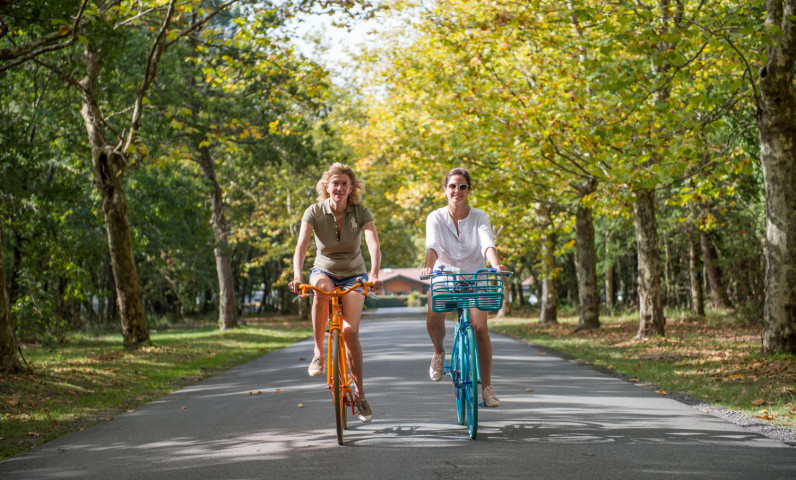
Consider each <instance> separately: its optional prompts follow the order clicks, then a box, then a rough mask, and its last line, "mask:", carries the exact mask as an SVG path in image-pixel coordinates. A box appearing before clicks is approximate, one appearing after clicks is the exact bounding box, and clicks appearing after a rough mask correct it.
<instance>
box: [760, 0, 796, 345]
mask: <svg viewBox="0 0 796 480" xmlns="http://www.w3.org/2000/svg"><path fill="white" fill-rule="evenodd" d="M783 4H784V8H783ZM794 11H796V0H785V1H784V2H783V1H782V0H779V1H775V0H767V1H766V21H765V23H766V26H778V27H779V28H778V29H777V31H778V33H771V34H770V35H771V37H772V40H773V43H772V46H770V47H768V59H767V62H766V64H765V65H764V66H763V68H761V69H760V76H759V78H760V93H761V103H760V105H759V107H760V108H759V110H758V127H759V129H760V162H761V163H762V165H763V178H764V180H765V186H766V249H765V257H766V275H765V292H766V297H765V302H764V307H763V325H764V327H763V351H764V352H765V353H766V354H774V353H780V352H790V353H794V352H796V214H794V212H796V91H794V87H793V81H794V78H793V66H794V62H796V48H794V44H796V29H794V28H793V21H792V20H791V18H792V15H793V13H794Z"/></svg>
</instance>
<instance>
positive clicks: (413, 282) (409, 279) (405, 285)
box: [379, 268, 429, 295]
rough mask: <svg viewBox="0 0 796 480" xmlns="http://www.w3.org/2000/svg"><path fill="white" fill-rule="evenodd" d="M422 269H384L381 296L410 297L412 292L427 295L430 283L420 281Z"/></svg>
mask: <svg viewBox="0 0 796 480" xmlns="http://www.w3.org/2000/svg"><path fill="white" fill-rule="evenodd" d="M421 270H422V269H420V268H383V269H381V270H379V279H380V280H381V281H382V282H383V283H384V288H382V290H381V291H380V292H379V294H380V295H409V294H410V293H412V292H418V293H422V294H425V293H426V290H428V286H429V281H428V280H420V271H421Z"/></svg>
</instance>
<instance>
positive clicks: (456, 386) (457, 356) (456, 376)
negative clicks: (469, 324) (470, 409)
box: [451, 325, 467, 425]
mask: <svg viewBox="0 0 796 480" xmlns="http://www.w3.org/2000/svg"><path fill="white" fill-rule="evenodd" d="M462 351H463V350H462V341H461V339H460V337H459V325H456V328H455V330H454V334H453V351H452V353H451V380H452V381H453V394H454V395H455V397H456V420H457V421H458V422H459V425H464V420H465V419H466V418H467V415H466V413H465V407H464V403H465V401H466V395H465V393H464V377H463V376H462V365H463V364H464V361H463V360H464V356H463V355H462Z"/></svg>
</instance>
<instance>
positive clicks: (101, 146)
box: [80, 45, 149, 348]
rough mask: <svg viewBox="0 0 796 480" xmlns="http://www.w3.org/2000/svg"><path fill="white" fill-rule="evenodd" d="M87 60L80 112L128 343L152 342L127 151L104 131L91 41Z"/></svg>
mask: <svg viewBox="0 0 796 480" xmlns="http://www.w3.org/2000/svg"><path fill="white" fill-rule="evenodd" d="M84 60H85V64H86V76H85V78H83V80H82V81H81V82H80V83H81V87H82V106H81V109H80V114H81V115H82V117H83V123H84V124H85V127H86V131H87V133H88V141H89V145H90V147H91V161H92V167H93V172H94V186H95V187H96V188H97V192H98V193H99V196H100V200H101V203H102V213H103V215H104V217H105V228H106V231H107V233H108V246H109V248H110V257H111V267H112V268H113V278H114V282H115V284H116V297H117V303H118V306H119V316H120V317H121V325H122V336H123V338H124V340H123V341H124V345H125V346H126V347H129V348H134V347H137V346H138V345H140V344H143V343H148V342H149V331H148V329H147V325H146V317H145V315H144V306H143V303H142V302H141V292H140V289H139V286H138V274H137V272H136V268H135V260H134V258H133V241H132V236H131V232H130V222H129V218H128V211H127V197H126V196H125V194H124V190H123V188H122V181H123V179H124V172H125V169H126V167H127V161H126V159H125V156H124V154H123V153H121V152H120V151H119V150H118V149H117V148H115V147H114V146H113V145H109V144H108V142H107V141H106V139H105V136H104V134H103V128H104V121H103V117H102V114H101V112H100V110H99V107H98V105H97V102H96V101H95V95H94V94H95V92H96V91H97V79H98V78H99V72H100V67H101V63H102V58H101V56H100V53H99V51H98V50H96V49H94V48H92V47H91V46H90V45H87V46H86V47H85V49H84Z"/></svg>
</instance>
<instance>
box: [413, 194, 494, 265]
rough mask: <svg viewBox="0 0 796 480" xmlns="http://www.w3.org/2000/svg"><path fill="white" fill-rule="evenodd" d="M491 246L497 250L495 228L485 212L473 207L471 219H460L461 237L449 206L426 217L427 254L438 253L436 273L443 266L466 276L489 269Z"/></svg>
mask: <svg viewBox="0 0 796 480" xmlns="http://www.w3.org/2000/svg"><path fill="white" fill-rule="evenodd" d="M489 247H492V248H494V247H495V243H494V240H493V237H492V225H491V224H490V223H489V217H487V216H486V213H485V212H484V211H483V210H479V209H477V208H473V207H470V213H469V214H468V215H467V217H465V218H463V219H461V220H459V234H458V235H457V234H456V225H454V224H453V219H452V218H451V216H450V215H449V214H448V207H442V208H440V209H438V210H434V211H433V212H431V213H430V214H429V215H428V218H426V252H428V250H429V249H430V250H434V251H435V252H436V253H437V262H436V263H435V264H434V270H437V269H438V268H439V267H440V266H441V265H445V266H446V267H456V268H458V269H459V272H462V273H468V272H474V271H476V270H478V269H481V268H485V263H484V258H485V255H486V250H487V249H488V248H489Z"/></svg>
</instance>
